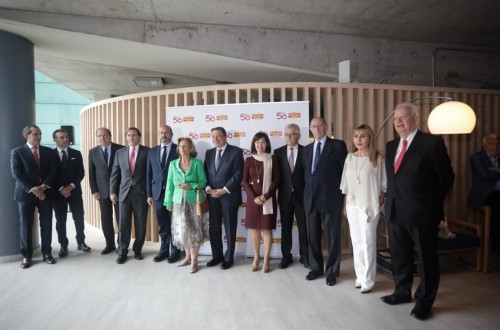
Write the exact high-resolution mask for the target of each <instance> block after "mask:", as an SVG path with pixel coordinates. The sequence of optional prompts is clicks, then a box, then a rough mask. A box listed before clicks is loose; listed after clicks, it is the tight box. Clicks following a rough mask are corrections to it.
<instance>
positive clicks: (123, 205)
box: [118, 188, 148, 256]
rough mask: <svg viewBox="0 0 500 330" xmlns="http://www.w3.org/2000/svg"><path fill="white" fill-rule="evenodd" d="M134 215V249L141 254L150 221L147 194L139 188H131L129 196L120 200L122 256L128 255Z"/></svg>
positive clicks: (120, 247)
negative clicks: (139, 190)
mask: <svg viewBox="0 0 500 330" xmlns="http://www.w3.org/2000/svg"><path fill="white" fill-rule="evenodd" d="M132 215H134V230H135V241H134V245H133V246H132V249H133V251H134V253H135V254H139V253H141V251H142V247H143V246H144V241H145V240H146V225H147V221H148V202H147V197H146V195H142V194H140V193H139V192H138V191H137V189H135V188H130V190H129V192H128V194H127V197H125V200H124V201H123V202H120V235H119V237H118V239H119V241H120V243H119V245H120V246H119V251H118V254H119V255H120V256H127V254H128V247H129V245H130V238H131V232H132Z"/></svg>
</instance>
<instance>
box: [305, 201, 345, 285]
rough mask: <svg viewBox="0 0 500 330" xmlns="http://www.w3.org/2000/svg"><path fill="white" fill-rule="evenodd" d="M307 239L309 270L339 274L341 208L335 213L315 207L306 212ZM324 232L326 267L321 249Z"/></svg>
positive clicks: (336, 275)
mask: <svg viewBox="0 0 500 330" xmlns="http://www.w3.org/2000/svg"><path fill="white" fill-rule="evenodd" d="M306 222H307V240H308V243H309V251H308V253H309V266H310V267H311V268H310V269H311V271H316V272H318V273H319V274H323V273H324V272H325V271H326V273H327V274H333V275H334V276H335V277H338V276H339V272H340V253H341V248H342V246H341V242H340V240H341V237H342V233H341V231H342V214H341V210H339V211H338V212H335V213H320V212H318V211H317V210H316V209H313V212H311V213H309V214H307V216H306ZM322 231H323V232H324V233H325V239H326V246H327V249H328V259H327V260H326V269H325V266H324V264H323V253H322V251H321V233H322Z"/></svg>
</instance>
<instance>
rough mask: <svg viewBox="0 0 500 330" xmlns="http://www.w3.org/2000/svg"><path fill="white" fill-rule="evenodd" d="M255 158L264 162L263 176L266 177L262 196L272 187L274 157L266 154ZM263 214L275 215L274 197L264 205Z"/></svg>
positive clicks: (263, 182)
mask: <svg viewBox="0 0 500 330" xmlns="http://www.w3.org/2000/svg"><path fill="white" fill-rule="evenodd" d="M252 157H253V158H255V159H256V160H258V161H259V162H263V163H264V166H263V172H264V173H262V176H263V177H264V178H263V180H262V195H264V194H266V193H267V192H268V191H269V187H270V186H271V176H272V174H273V161H272V155H271V154H268V153H265V154H263V155H261V156H258V155H252ZM262 213H263V214H273V199H272V197H270V198H268V199H267V200H266V202H265V203H264V204H263V205H262Z"/></svg>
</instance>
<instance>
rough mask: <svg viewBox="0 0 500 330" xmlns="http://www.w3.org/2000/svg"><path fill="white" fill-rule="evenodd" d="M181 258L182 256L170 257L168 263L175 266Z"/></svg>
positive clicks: (173, 255) (174, 255)
mask: <svg viewBox="0 0 500 330" xmlns="http://www.w3.org/2000/svg"><path fill="white" fill-rule="evenodd" d="M180 258H181V254H180V253H179V254H172V255H171V256H170V257H168V259H167V262H168V263H169V264H174V263H176V262H177V261H179V259H180Z"/></svg>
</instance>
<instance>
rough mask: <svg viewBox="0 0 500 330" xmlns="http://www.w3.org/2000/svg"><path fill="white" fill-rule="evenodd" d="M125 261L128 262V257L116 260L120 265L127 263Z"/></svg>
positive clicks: (120, 257)
mask: <svg viewBox="0 0 500 330" xmlns="http://www.w3.org/2000/svg"><path fill="white" fill-rule="evenodd" d="M125 261H127V257H126V256H118V258H116V263H117V264H119V265H121V264H123V263H125Z"/></svg>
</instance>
